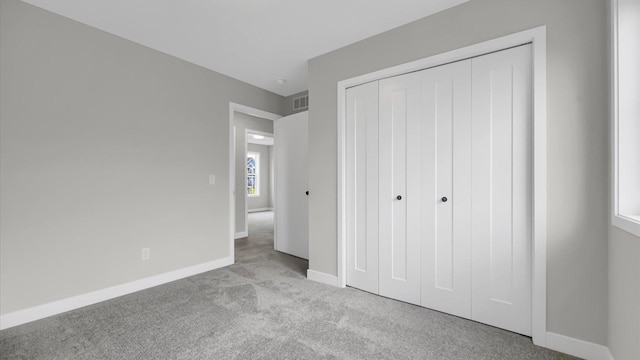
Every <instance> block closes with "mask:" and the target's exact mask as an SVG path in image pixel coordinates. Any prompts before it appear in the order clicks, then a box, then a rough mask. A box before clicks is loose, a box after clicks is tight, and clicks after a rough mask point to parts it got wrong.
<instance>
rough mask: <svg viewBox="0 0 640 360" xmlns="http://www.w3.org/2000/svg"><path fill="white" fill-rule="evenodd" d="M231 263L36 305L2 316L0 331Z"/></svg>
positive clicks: (221, 262) (225, 261) (227, 259)
mask: <svg viewBox="0 0 640 360" xmlns="http://www.w3.org/2000/svg"><path fill="white" fill-rule="evenodd" d="M231 264H233V257H225V258H222V259H218V260H213V261H210V262H206V263H203V264H198V265H193V266H189V267H186V268H182V269H178V270H173V271H169V272H166V273H164V274H159V275H155V276H151V277H148V278H144V279H140V280H136V281H132V282H128V283H125V284H120V285H116V286H112V287H108V288H106V289H101V290H97V291H92V292H90V293H86V294H82V295H77V296H73V297H70V298H66V299H62V300H58V301H54V302H50V303H47V304H43V305H38V306H34V307H31V308H28V309H24V310H18V311H14V312H11V313H8V314H4V315H2V316H0V330H4V329H8V328H11V327H14V326H18V325H22V324H25V323H28V322H31V321H35V320H39V319H44V318H46V317H49V316H53V315H57V314H61V313H64V312H67V311H70V310H74V309H78V308H81V307H84V306H88V305H92V304H96V303H99V302H102V301H105V300H109V299H113V298H117V297H119V296H123V295H127V294H131V293H134V292H137V291H140V290H144V289H148V288H152V287H154V286H158V285H162V284H166V283H168V282H172V281H175V280H180V279H183V278H186V277H189V276H193V275H197V274H200V273H204V272H207V271H211V270H215V269H219V268H222V267H225V266H229V265H231Z"/></svg>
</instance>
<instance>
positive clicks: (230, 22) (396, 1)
mask: <svg viewBox="0 0 640 360" xmlns="http://www.w3.org/2000/svg"><path fill="white" fill-rule="evenodd" d="M23 1H25V2H27V3H30V4H33V5H36V6H38V7H41V8H43V9H46V10H49V11H51V12H54V13H57V14H60V15H63V16H66V17H68V18H71V19H74V20H76V21H79V22H81V23H85V24H87V25H90V26H93V27H95V28H98V29H101V30H104V31H106V32H109V33H112V34H115V35H118V36H121V37H123V38H125V39H129V40H131V41H134V42H137V43H139V44H142V45H145V46H148V47H150V48H153V49H156V50H159V51H162V52H164V53H167V54H171V55H173V56H175V57H178V58H180V59H183V60H186V61H189V62H191V63H194V64H198V65H200V66H203V67H205V68H208V69H211V70H214V71H217V72H220V73H222V74H225V75H228V76H231V77H233V78H236V79H238V80H241V81H244V82H247V83H249V84H253V85H255V86H258V87H260V88H263V89H266V90H269V91H272V92H275V93H277V94H280V95H283V96H288V95H292V94H295V93H297V92H300V91H303V90H306V89H307V60H308V59H311V58H313V57H315V56H318V55H322V54H324V53H327V52H329V51H332V50H335V49H338V48H341V47H343V46H346V45H349V44H352V43H354V42H356V41H359V40H362V39H365V38H367V37H370V36H373V35H375V34H379V33H382V32H385V31H387V30H390V29H393V28H395V27H398V26H401V25H404V24H406V23H409V22H411V21H414V20H417V19H420V18H423V17H425V16H428V15H431V14H433V13H436V12H438V11H442V10H444V9H447V8H449V7H452V6H455V5H458V4H460V3H463V2H466V1H468V0H55V1H51V0H23ZM429 35H430V34H425V36H429ZM278 78H284V79H286V82H285V83H284V84H283V85H277V84H276V79H278Z"/></svg>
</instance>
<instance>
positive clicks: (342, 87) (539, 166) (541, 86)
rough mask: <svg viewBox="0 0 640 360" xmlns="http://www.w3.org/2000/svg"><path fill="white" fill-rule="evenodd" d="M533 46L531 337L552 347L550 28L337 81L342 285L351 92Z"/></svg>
mask: <svg viewBox="0 0 640 360" xmlns="http://www.w3.org/2000/svg"><path fill="white" fill-rule="evenodd" d="M528 43H530V44H531V45H532V46H531V48H532V68H533V69H532V70H533V78H532V83H533V99H532V101H533V104H532V109H533V114H532V115H533V116H532V118H533V134H532V135H533V211H532V215H533V219H532V228H533V236H532V239H533V249H532V250H533V251H532V256H533V259H532V265H533V268H532V276H533V279H532V289H531V290H532V299H531V300H532V301H531V304H532V309H531V310H532V328H531V333H532V338H533V343H534V344H536V345H539V346H546V345H547V306H546V298H547V290H546V289H547V276H546V275H547V160H546V159H547V80H546V74H547V61H546V57H547V56H546V53H547V45H546V26H540V27H537V28H533V29H529V30H525V31H521V32H518V33H514V34H511V35H507V36H503V37H500V38H497V39H493V40H489V41H485V42H481V43H478V44H475V45H470V46H467V47H463V48H460V49H456V50H452V51H448V52H445V53H441V54H438V55H434V56H430V57H427V58H424V59H420V60H416V61H412V62H409V63H406V64H402V65H398V66H394V67H391V68H387V69H383V70H380V71H376V72H372V73H369V74H365V75H361V76H357V77H354V78H351V79H346V80H343V81H340V82H338V89H337V90H338V114H337V115H338V116H337V121H338V123H337V126H338V144H337V147H338V148H337V151H338V169H337V170H338V173H337V176H338V178H337V180H338V194H337V202H338V224H337V225H338V226H337V245H338V249H337V250H338V251H337V267H338V268H337V285H338V287H345V286H346V246H347V245H346V241H347V234H346V225H347V224H346V210H347V201H346V183H347V180H346V174H347V171H346V158H345V155H346V151H345V149H346V136H345V124H346V89H348V88H350V87H354V86H358V85H361V84H364V83H367V82H371V81H376V80H380V79H384V78H387V77H392V76H397V75H402V74H406V73H409V72H413V71H419V70H423V69H428V68H431V67H434V66H438V65H443V64H446V63H450V62H453V61H459V60H464V59H468V58H472V57H476V56H480V55H484V54H488V53H491V52H495V51H500V50H505V49H508V48H511V47H514V46H519V45H524V44H528Z"/></svg>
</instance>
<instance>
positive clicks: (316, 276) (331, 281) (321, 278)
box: [307, 269, 338, 286]
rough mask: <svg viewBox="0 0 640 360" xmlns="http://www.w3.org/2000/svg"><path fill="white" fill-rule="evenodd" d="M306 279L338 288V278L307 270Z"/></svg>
mask: <svg viewBox="0 0 640 360" xmlns="http://www.w3.org/2000/svg"><path fill="white" fill-rule="evenodd" d="M307 279H309V280H311V281H315V282H319V283H322V284H326V285H331V286H338V277H337V276H335V275H329V274H327V273H323V272H320V271H315V270H311V269H308V270H307Z"/></svg>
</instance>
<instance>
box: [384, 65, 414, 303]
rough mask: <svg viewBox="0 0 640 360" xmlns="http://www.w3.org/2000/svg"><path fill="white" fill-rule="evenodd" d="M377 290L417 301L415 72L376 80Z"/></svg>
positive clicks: (408, 300)
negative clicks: (378, 118) (378, 273)
mask: <svg viewBox="0 0 640 360" xmlns="http://www.w3.org/2000/svg"><path fill="white" fill-rule="evenodd" d="M379 90H380V128H379V146H380V148H379V173H380V178H379V186H380V191H379V195H380V197H379V207H380V209H379V216H380V217H379V220H380V221H379V231H380V232H379V236H380V247H379V249H380V254H379V259H380V264H379V266H380V279H379V286H380V288H379V292H380V295H383V296H387V297H390V298H394V299H398V300H402V301H406V302H410V303H413V304H420V215H419V213H420V180H419V174H420V164H419V161H417V160H418V159H419V153H420V118H419V112H420V77H419V75H418V74H417V73H412V74H406V75H402V76H396V77H393V78H389V79H385V80H381V81H380V82H379Z"/></svg>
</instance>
